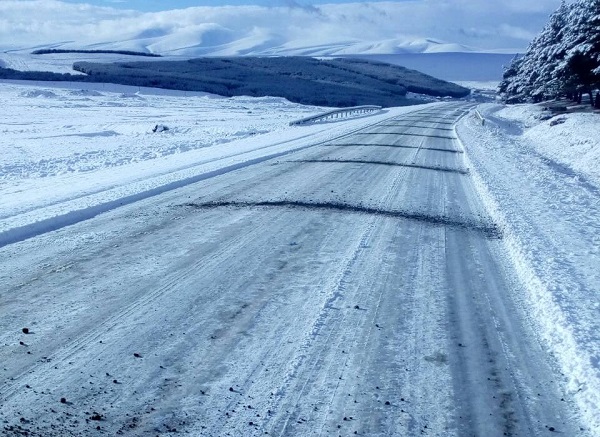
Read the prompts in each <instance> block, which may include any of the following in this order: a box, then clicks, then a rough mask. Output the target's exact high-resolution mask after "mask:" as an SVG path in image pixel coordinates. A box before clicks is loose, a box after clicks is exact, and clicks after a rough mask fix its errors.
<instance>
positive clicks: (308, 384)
mask: <svg viewBox="0 0 600 437" xmlns="http://www.w3.org/2000/svg"><path fill="white" fill-rule="evenodd" d="M101 87H102V85H100V88H98V89H95V88H88V89H86V90H83V91H82V90H81V89H80V88H78V87H77V88H73V89H71V88H69V87H68V85H67V87H66V88H59V87H53V86H50V85H49V84H46V85H43V86H42V85H39V84H38V85H35V84H23V83H13V84H10V83H2V84H0V99H2V102H1V103H2V104H3V105H4V107H7V108H11V111H7V112H6V113H7V114H8V116H7V117H5V118H3V119H2V120H1V121H0V123H2V124H0V129H2V131H3V132H2V133H3V135H2V137H1V140H0V141H1V142H0V150H1V151H2V154H1V155H0V159H1V160H2V161H0V162H1V166H0V283H2V284H3V288H2V289H1V290H0V299H1V300H0V305H1V307H0V311H1V312H2V317H0V344H1V345H2V346H3V347H2V348H1V349H0V363H2V364H1V365H0V418H2V420H3V423H1V424H0V426H2V428H1V429H2V431H3V432H4V433H5V434H6V435H8V436H11V437H12V436H20V435H23V432H25V431H26V432H27V433H28V435H30V436H36V437H42V436H44V437H45V436H47V435H50V434H52V433H55V434H57V435H64V436H97V435H116V434H123V435H142V434H151V435H154V434H160V435H173V436H175V435H190V436H200V435H206V436H221V435H248V436H254V435H256V436H258V435H265V433H269V434H271V435H289V436H292V435H293V436H297V435H298V436H304V435H306V436H308V435H315V434H317V435H337V434H342V435H355V434H356V435H374V436H392V435H393V436H396V435H397V436H400V435H402V436H413V435H434V436H442V435H443V436H456V437H460V436H464V435H485V436H488V435H489V436H495V435H512V436H552V435H555V433H562V435H569V436H571V435H572V436H575V435H577V436H585V437H587V436H594V437H596V436H600V424H599V423H598V419H597V418H598V417H599V414H598V412H599V411H600V409H599V405H600V402H599V400H598V396H599V393H600V391H599V384H598V381H599V379H600V378H599V372H598V362H599V357H600V353H599V352H600V351H599V349H598V335H597V332H598V331H599V329H598V328H600V326H598V320H599V318H598V315H599V312H600V306H599V304H598V288H599V287H598V284H599V283H600V278H599V276H598V272H597V265H598V264H599V257H600V249H599V248H600V241H599V239H598V235H600V233H599V232H598V223H597V218H598V217H599V211H598V208H599V205H598V189H597V188H596V187H597V185H595V182H594V180H593V178H592V176H591V175H590V176H589V178H588V177H587V176H586V177H583V176H582V174H580V173H578V170H575V169H570V170H569V171H568V169H569V167H568V166H567V163H564V162H561V163H560V165H555V164H553V163H554V162H559V161H558V160H556V161H552V159H553V158H552V157H553V156H554V152H552V151H547V152H546V155H543V154H542V151H541V149H540V150H538V145H536V144H534V143H533V142H532V141H531V140H530V139H529V138H528V137H527V133H526V131H525V130H524V129H526V128H524V127H523V126H521V124H519V125H517V123H516V120H517V119H518V120H520V119H521V118H522V116H521V115H519V114H517V113H516V112H515V111H517V110H515V109H511V111H513V112H512V119H511V120H507V119H505V118H502V117H504V116H506V115H505V114H504V113H503V112H500V111H499V110H500V109H501V108H502V107H500V106H494V105H486V106H482V108H481V109H482V111H483V113H484V115H486V116H487V117H488V123H487V124H486V125H485V126H481V125H480V124H478V123H477V122H476V120H475V119H474V118H473V117H472V116H467V117H465V118H463V119H462V121H460V122H459V125H458V127H457V128H455V123H456V122H457V120H459V119H460V117H461V116H462V115H463V114H465V113H466V112H467V111H468V110H469V106H468V104H465V103H464V102H462V103H461V102H458V103H457V102H451V103H434V104H429V105H421V106H416V107H405V108H392V109H389V110H386V111H384V112H382V113H379V114H377V115H373V116H369V117H364V118H358V119H353V120H349V121H344V122H340V123H331V124H319V125H313V126H303V127H289V126H288V123H289V121H291V120H293V119H297V118H302V117H304V116H306V115H308V114H312V113H314V112H319V108H311V107H303V106H299V105H294V104H290V103H289V102H286V101H284V100H281V99H270V98H265V99H243V98H242V99H222V98H216V97H214V96H206V95H185V94H182V93H167V95H157V93H155V92H150V91H149V90H137V89H122V88H118V89H117V88H113V87H109V88H108V89H105V88H101ZM138 91H139V92H138ZM523 110H526V108H525V109H523ZM504 111H507V110H504ZM588 122H589V120H588ZM586 123H587V122H586ZM156 124H163V125H166V126H168V127H169V130H168V131H165V132H160V133H155V132H152V128H153V127H154V126H155V125H156ZM566 124H567V122H565V123H564V124H563V125H559V126H558V127H559V128H560V129H562V128H561V127H560V126H565V125H566ZM586 126H587V124H586ZM455 129H457V130H455ZM532 129H535V127H532ZM591 129H593V128H592V127H590V130H591ZM581 131H582V132H583V131H584V128H582V129H581ZM456 133H458V134H459V135H460V138H461V139H462V143H461V142H460V141H459V140H458V139H457V138H456V137H455V135H456ZM23 328H28V332H27V333H26V332H24V331H23ZM63 398H64V399H63Z"/></svg>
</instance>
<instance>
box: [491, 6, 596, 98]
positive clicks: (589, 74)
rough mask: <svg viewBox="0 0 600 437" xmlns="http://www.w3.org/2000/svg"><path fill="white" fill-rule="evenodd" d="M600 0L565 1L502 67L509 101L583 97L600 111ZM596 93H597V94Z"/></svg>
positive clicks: (503, 89) (502, 89)
mask: <svg viewBox="0 0 600 437" xmlns="http://www.w3.org/2000/svg"><path fill="white" fill-rule="evenodd" d="M599 88H600V0H577V1H575V2H573V3H567V2H566V1H565V0H563V2H562V3H561V5H560V7H559V8H558V9H557V10H556V11H555V12H554V13H553V14H552V15H551V16H550V19H549V21H548V23H547V24H546V26H545V27H544V28H543V30H542V31H541V33H540V34H539V35H538V36H537V37H536V38H535V39H534V40H533V41H532V42H531V43H530V44H529V47H528V48H527V51H526V52H525V54H524V55H523V56H517V57H515V58H514V59H513V61H512V63H511V65H510V66H509V67H508V68H507V69H506V70H505V71H504V76H503V80H502V82H501V83H500V85H499V92H500V94H501V96H502V97H503V99H504V100H505V101H506V102H507V103H519V102H526V101H533V102H541V101H543V100H548V99H553V98H558V97H567V98H570V99H572V100H574V101H577V102H578V103H581V100H582V96H583V95H585V94H587V95H589V96H590V102H591V104H592V105H594V106H595V107H596V108H599V109H600V92H598V89H599ZM594 92H596V95H595V98H594Z"/></svg>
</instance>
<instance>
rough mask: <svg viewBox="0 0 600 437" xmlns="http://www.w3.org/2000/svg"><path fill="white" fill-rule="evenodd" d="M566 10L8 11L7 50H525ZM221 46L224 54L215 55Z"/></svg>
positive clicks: (475, 4)
mask: <svg viewBox="0 0 600 437" xmlns="http://www.w3.org/2000/svg"><path fill="white" fill-rule="evenodd" d="M559 3H560V0H535V1H533V0H531V1H527V0H501V1H500V0H499V1H494V2H486V1H482V0H405V1H390V2H376V3H362V2H361V3H353V4H330V5H320V6H319V7H312V6H311V7H305V6H301V5H300V3H298V2H297V1H295V0H287V2H286V4H287V6H278V7H260V6H222V7H195V8H188V9H183V10H171V11H165V12H156V13H141V12H136V11H124V10H122V9H115V8H111V7H98V6H91V5H86V4H74V3H65V2H61V1H58V0H2V1H0V44H1V45H2V46H4V47H3V48H5V49H6V48H27V47H33V46H37V45H49V44H51V43H60V42H65V41H72V46H74V47H75V46H78V47H84V46H87V45H92V44H98V43H112V42H117V44H113V46H114V47H113V48H124V49H126V48H128V49H136V50H137V49H146V48H150V49H154V50H157V51H163V52H164V51H174V52H178V53H182V52H185V51H186V50H188V51H189V50H191V49H190V47H192V46H193V47H195V48H194V50H195V51H196V52H197V53H199V54H200V53H202V51H204V52H206V53H208V52H211V53H212V52H215V51H216V52H219V53H221V54H227V53H231V54H233V53H245V52H248V51H249V52H252V51H255V52H256V51H258V49H260V50H262V51H263V52H265V51H266V52H269V51H270V52H272V53H273V52H277V51H278V50H281V49H282V48H287V49H288V50H289V49H294V48H296V49H299V48H302V47H303V48H306V47H307V46H319V45H332V44H338V45H339V44H344V43H346V44H357V43H361V44H362V45H361V47H365V44H367V45H369V44H371V45H374V44H377V43H380V42H383V41H385V42H386V43H385V44H379V45H378V46H377V47H379V49H381V47H385V50H398V51H401V50H403V47H404V48H405V47H407V45H406V41H407V39H418V40H425V39H426V38H435V39H438V40H441V41H446V42H450V43H456V44H462V45H466V46H471V47H475V48H483V49H501V48H512V47H517V48H522V47H524V46H526V45H527V40H529V39H530V38H531V37H532V36H533V35H535V33H537V32H538V31H539V30H540V28H541V27H542V26H543V24H544V23H545V21H546V19H547V16H548V15H549V14H550V13H551V12H552V11H553V10H554V9H555V8H557V7H558V5H559ZM215 46H218V50H217V49H215Z"/></svg>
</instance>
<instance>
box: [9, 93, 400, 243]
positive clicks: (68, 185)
mask: <svg viewBox="0 0 600 437" xmlns="http://www.w3.org/2000/svg"><path fill="white" fill-rule="evenodd" d="M0 104H1V105H3V107H7V108H8V107H10V108H11V110H10V112H9V116H8V117H6V118H5V119H3V120H2V121H0V133H1V134H2V135H1V136H0V150H2V154H1V155H0V181H1V185H0V197H1V199H2V202H0V240H1V239H2V236H4V237H6V235H8V234H7V233H10V232H12V234H11V235H15V232H16V231H15V229H17V228H20V227H22V226H24V225H31V224H32V223H36V222H39V221H41V220H46V219H52V218H53V217H57V216H64V215H65V214H69V213H72V212H73V211H82V210H89V209H90V208H91V207H97V206H98V205H108V204H110V202H115V201H119V202H121V201H122V199H123V198H126V197H129V196H133V195H136V196H139V195H140V193H146V194H144V195H148V194H149V193H150V191H151V190H157V189H158V190H159V191H160V190H161V189H164V188H165V187H168V188H169V189H170V188H172V187H174V186H176V185H177V184H185V183H189V182H190V180H192V179H193V178H197V177H201V175H203V174H205V173H207V172H214V171H219V170H221V169H222V168H224V167H230V166H232V165H243V163H244V162H247V161H253V160H256V159H262V158H263V157H265V156H271V155H273V154H277V153H281V152H282V151H286V150H288V149H289V148H290V144H293V142H294V141H296V142H301V141H303V140H305V139H306V138H307V137H311V136H312V137H313V140H314V141H317V142H318V141H324V140H326V139H328V138H332V137H334V136H337V135H340V134H342V133H344V132H349V131H352V130H354V129H357V128H359V127H360V126H362V125H364V124H366V123H370V122H372V121H373V120H378V119H379V118H381V117H382V116H389V114H388V112H389V111H385V112H384V113H382V114H381V115H379V116H377V115H375V116H372V117H366V118H358V119H357V120H356V121H355V122H350V123H344V124H342V125H339V124H338V125H337V126H336V125H335V124H334V125H330V124H318V125H314V126H306V127H302V128H292V129H290V127H289V122H290V121H293V120H297V119H300V118H303V117H306V116H308V115H314V114H318V113H320V112H323V111H324V109H323V108H316V107H308V106H303V105H297V104H292V103H290V102H288V101H287V100H284V99H281V98H270V97H265V98H243V97H240V98H221V97H219V96H214V95H203V94H199V93H185V92H178V91H167V90H160V89H139V88H132V87H124V86H118V85H106V84H69V83H55V84H48V83H46V84H33V85H32V84H25V83H22V82H21V83H19V82H14V83H9V82H4V83H2V86H1V88H0ZM330 109H331V108H326V110H330ZM404 111H406V110H404ZM392 112H393V113H401V112H403V110H402V109H395V110H393V111H392ZM378 117H379V118H378ZM156 125H162V126H166V127H167V128H168V130H166V131H163V132H153V129H154V127H155V126H156ZM107 207H108V206H107ZM18 233H19V232H16V234H18ZM11 238H14V237H11Z"/></svg>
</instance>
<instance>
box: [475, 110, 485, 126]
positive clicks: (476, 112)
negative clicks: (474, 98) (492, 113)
mask: <svg viewBox="0 0 600 437" xmlns="http://www.w3.org/2000/svg"><path fill="white" fill-rule="evenodd" d="M475 116H476V117H477V118H478V119H479V120H481V125H482V126H485V118H483V115H481V112H479V110H478V109H475Z"/></svg>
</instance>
